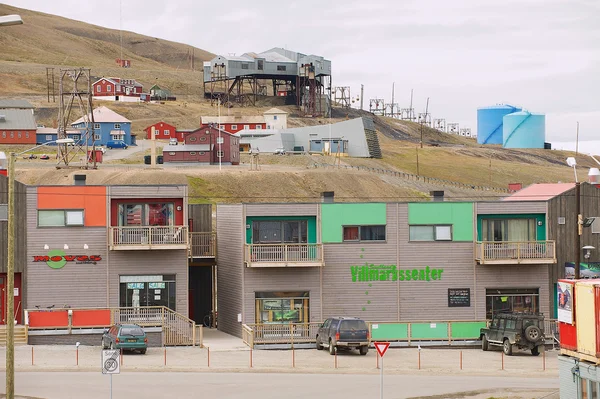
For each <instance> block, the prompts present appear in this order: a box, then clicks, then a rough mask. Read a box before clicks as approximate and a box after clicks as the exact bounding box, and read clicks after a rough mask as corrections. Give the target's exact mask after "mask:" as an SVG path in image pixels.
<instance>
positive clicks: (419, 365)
mask: <svg viewBox="0 0 600 399" xmlns="http://www.w3.org/2000/svg"><path fill="white" fill-rule="evenodd" d="M419 370H421V351H419Z"/></svg>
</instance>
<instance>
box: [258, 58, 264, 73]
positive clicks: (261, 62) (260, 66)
mask: <svg viewBox="0 0 600 399" xmlns="http://www.w3.org/2000/svg"><path fill="white" fill-rule="evenodd" d="M257 64H258V70H259V71H262V70H263V66H264V62H263V60H258V61H257Z"/></svg>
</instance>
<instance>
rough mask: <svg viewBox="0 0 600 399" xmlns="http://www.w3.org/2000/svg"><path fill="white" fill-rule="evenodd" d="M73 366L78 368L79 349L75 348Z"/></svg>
mask: <svg viewBox="0 0 600 399" xmlns="http://www.w3.org/2000/svg"><path fill="white" fill-rule="evenodd" d="M75 365H76V366H79V347H77V348H75Z"/></svg>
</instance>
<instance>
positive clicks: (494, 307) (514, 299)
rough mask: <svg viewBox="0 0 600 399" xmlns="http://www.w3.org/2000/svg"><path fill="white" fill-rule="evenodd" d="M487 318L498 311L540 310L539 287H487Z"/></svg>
mask: <svg viewBox="0 0 600 399" xmlns="http://www.w3.org/2000/svg"><path fill="white" fill-rule="evenodd" d="M485 295H486V318H488V319H491V318H492V314H494V313H498V312H539V306H540V305H539V289H538V288H512V289H511V288H498V289H492V288H488V289H486V293H485Z"/></svg>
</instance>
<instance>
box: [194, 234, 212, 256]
mask: <svg viewBox="0 0 600 399" xmlns="http://www.w3.org/2000/svg"><path fill="white" fill-rule="evenodd" d="M216 253H217V235H216V234H215V233H197V232H191V233H190V258H214V257H215V254H216Z"/></svg>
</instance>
